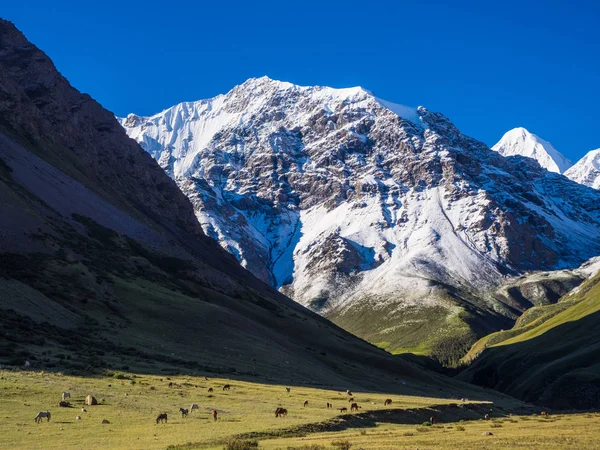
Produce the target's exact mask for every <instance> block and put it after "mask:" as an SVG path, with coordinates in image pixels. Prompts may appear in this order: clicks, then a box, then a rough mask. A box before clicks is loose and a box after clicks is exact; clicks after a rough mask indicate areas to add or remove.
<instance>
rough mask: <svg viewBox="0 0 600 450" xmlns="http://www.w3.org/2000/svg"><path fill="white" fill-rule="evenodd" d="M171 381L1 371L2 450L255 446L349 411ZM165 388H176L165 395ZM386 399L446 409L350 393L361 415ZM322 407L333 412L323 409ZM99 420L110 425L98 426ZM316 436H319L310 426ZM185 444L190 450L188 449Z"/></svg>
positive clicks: (332, 398)
mask: <svg viewBox="0 0 600 450" xmlns="http://www.w3.org/2000/svg"><path fill="white" fill-rule="evenodd" d="M123 377H126V378H130V379H123ZM169 378H170V379H167V377H166V376H162V377H161V376H156V375H135V374H131V373H113V372H106V375H104V376H95V377H74V376H66V375H61V374H60V373H49V372H45V373H44V372H21V371H18V372H11V371H0V405H1V411H2V412H1V416H0V448H2V449H9V448H10V449H32V448H44V449H48V450H50V449H61V450H68V449H71V448H73V449H76V448H77V449H78V448H81V447H82V445H83V446H84V447H85V448H89V449H93V448H110V449H130V448H143V449H164V448H166V447H167V446H180V447H178V448H197V447H199V446H208V447H214V448H223V446H224V444H225V443H226V442H228V441H231V440H232V439H233V438H235V437H236V436H240V435H243V436H242V438H243V439H251V440H256V439H259V440H260V439H263V438H265V437H268V438H276V437H279V436H282V435H286V436H289V435H301V436H303V435H306V434H310V430H311V429H312V428H311V426H310V424H329V425H327V426H339V424H338V422H336V420H337V416H338V415H339V414H340V412H339V411H338V410H337V409H335V408H341V407H349V404H348V395H347V394H346V393H345V392H338V391H332V390H325V389H312V388H305V387H294V386H292V390H291V393H290V394H288V393H287V392H286V390H285V386H282V385H274V384H260V383H252V382H244V381H238V380H231V379H221V378H210V379H209V380H208V381H207V380H205V379H204V377H192V376H170V377H169ZM132 380H133V381H135V384H132V382H131V381H132ZM170 382H172V383H174V385H175V386H174V387H172V388H169V387H168V384H169V383H170ZM224 384H231V390H230V391H223V390H222V386H223V385H224ZM109 385H110V386H109ZM209 387H213V388H214V392H213V393H208V388H209ZM63 391H69V392H71V395H72V397H71V398H70V399H69V401H70V402H71V403H72V404H73V405H74V406H75V407H74V408H59V407H58V402H59V400H60V399H61V393H62V392H63ZM88 394H91V395H93V396H95V397H96V398H97V399H98V401H99V402H100V404H99V405H97V406H85V408H86V410H87V412H81V407H83V402H84V399H85V397H86V396H87V395H88ZM388 397H391V398H393V400H394V407H393V409H397V408H424V407H428V406H431V405H440V404H441V405H443V404H448V403H450V402H451V401H450V400H447V399H439V398H434V397H416V396H399V395H389V394H376V393H368V392H354V398H355V400H356V401H357V402H358V403H359V404H360V405H361V406H362V409H361V414H363V413H365V412H369V411H374V412H377V411H383V410H391V409H392V408H390V407H384V406H383V402H384V400H385V399H386V398H388ZM305 400H308V401H309V404H308V407H304V406H303V403H304V401H305ZM327 402H329V403H332V404H333V405H334V409H327V408H326V403H327ZM192 403H197V404H198V405H199V408H200V409H199V410H198V411H194V412H192V413H191V414H190V415H189V416H188V417H187V418H182V417H181V415H180V414H179V413H178V409H179V408H180V407H185V408H189V407H190V405H191V404H192ZM373 403H374V404H373ZM278 406H282V407H285V408H286V409H288V411H289V414H288V417H286V418H275V415H274V411H275V408H276V407H278ZM213 408H214V409H216V410H217V411H218V417H219V419H218V421H217V422H214V421H213V420H212V418H211V415H210V411H211V409H213ZM45 410H49V411H50V412H51V413H52V419H51V421H50V422H49V423H47V422H45V421H44V422H43V423H41V424H35V423H34V422H33V418H34V417H35V415H36V414H37V413H38V412H39V411H45ZM162 412H166V413H167V414H168V416H169V420H168V423H167V424H166V425H165V424H159V425H157V424H156V423H155V418H156V416H157V415H158V414H159V413H162ZM425 414H427V413H425ZM77 415H79V416H81V418H82V419H81V420H80V421H77V420H75V418H76V416H77ZM103 419H106V420H108V421H110V424H108V425H107V424H102V420H103ZM294 429H295V430H296V431H293V430H294ZM314 429H315V430H319V429H320V430H322V429H323V428H319V427H318V425H315V428H314ZM290 430H292V431H290ZM263 440H264V439H263ZM188 443H192V444H190V446H186V444H188ZM261 448H262V442H261Z"/></svg>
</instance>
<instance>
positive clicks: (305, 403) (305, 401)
mask: <svg viewBox="0 0 600 450" xmlns="http://www.w3.org/2000/svg"><path fill="white" fill-rule="evenodd" d="M307 406H308V400H304V407H305V408H306V407H307Z"/></svg>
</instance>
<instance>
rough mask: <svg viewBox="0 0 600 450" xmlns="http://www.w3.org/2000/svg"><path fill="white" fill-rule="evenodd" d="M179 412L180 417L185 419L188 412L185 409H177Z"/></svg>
mask: <svg viewBox="0 0 600 450" xmlns="http://www.w3.org/2000/svg"><path fill="white" fill-rule="evenodd" d="M179 412H180V413H181V417H187V415H188V413H189V410H188V409H186V408H179Z"/></svg>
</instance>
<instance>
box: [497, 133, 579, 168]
mask: <svg viewBox="0 0 600 450" xmlns="http://www.w3.org/2000/svg"><path fill="white" fill-rule="evenodd" d="M492 150H495V151H497V152H498V153H500V154H501V155H503V156H526V157H528V158H532V159H535V160H536V161H537V162H538V163H539V165H540V166H542V167H543V168H544V169H546V170H548V171H550V172H556V173H564V172H565V171H566V170H567V169H569V168H570V167H571V166H572V165H573V163H572V162H571V161H569V160H568V159H567V158H565V156H564V155H563V154H561V153H560V152H559V151H558V150H556V149H555V148H554V147H553V146H552V144H550V142H548V141H545V140H543V139H542V138H540V137H539V136H536V135H535V134H533V133H530V132H529V131H527V130H526V129H525V128H513V129H512V130H510V131H507V132H506V133H505V134H504V136H502V139H500V140H499V141H498V143H497V144H496V145H494V146H493V147H492Z"/></svg>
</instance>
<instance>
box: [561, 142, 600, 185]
mask: <svg viewBox="0 0 600 450" xmlns="http://www.w3.org/2000/svg"><path fill="white" fill-rule="evenodd" d="M565 176H566V177H568V178H570V179H571V180H573V181H576V182H577V183H580V184H584V185H586V186H589V187H591V188H594V189H600V148H598V149H596V150H591V151H589V152H588V153H587V154H586V155H585V156H584V157H583V158H581V159H580V160H579V161H577V163H576V164H575V165H574V166H573V167H571V168H570V169H569V170H567V171H566V172H565Z"/></svg>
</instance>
